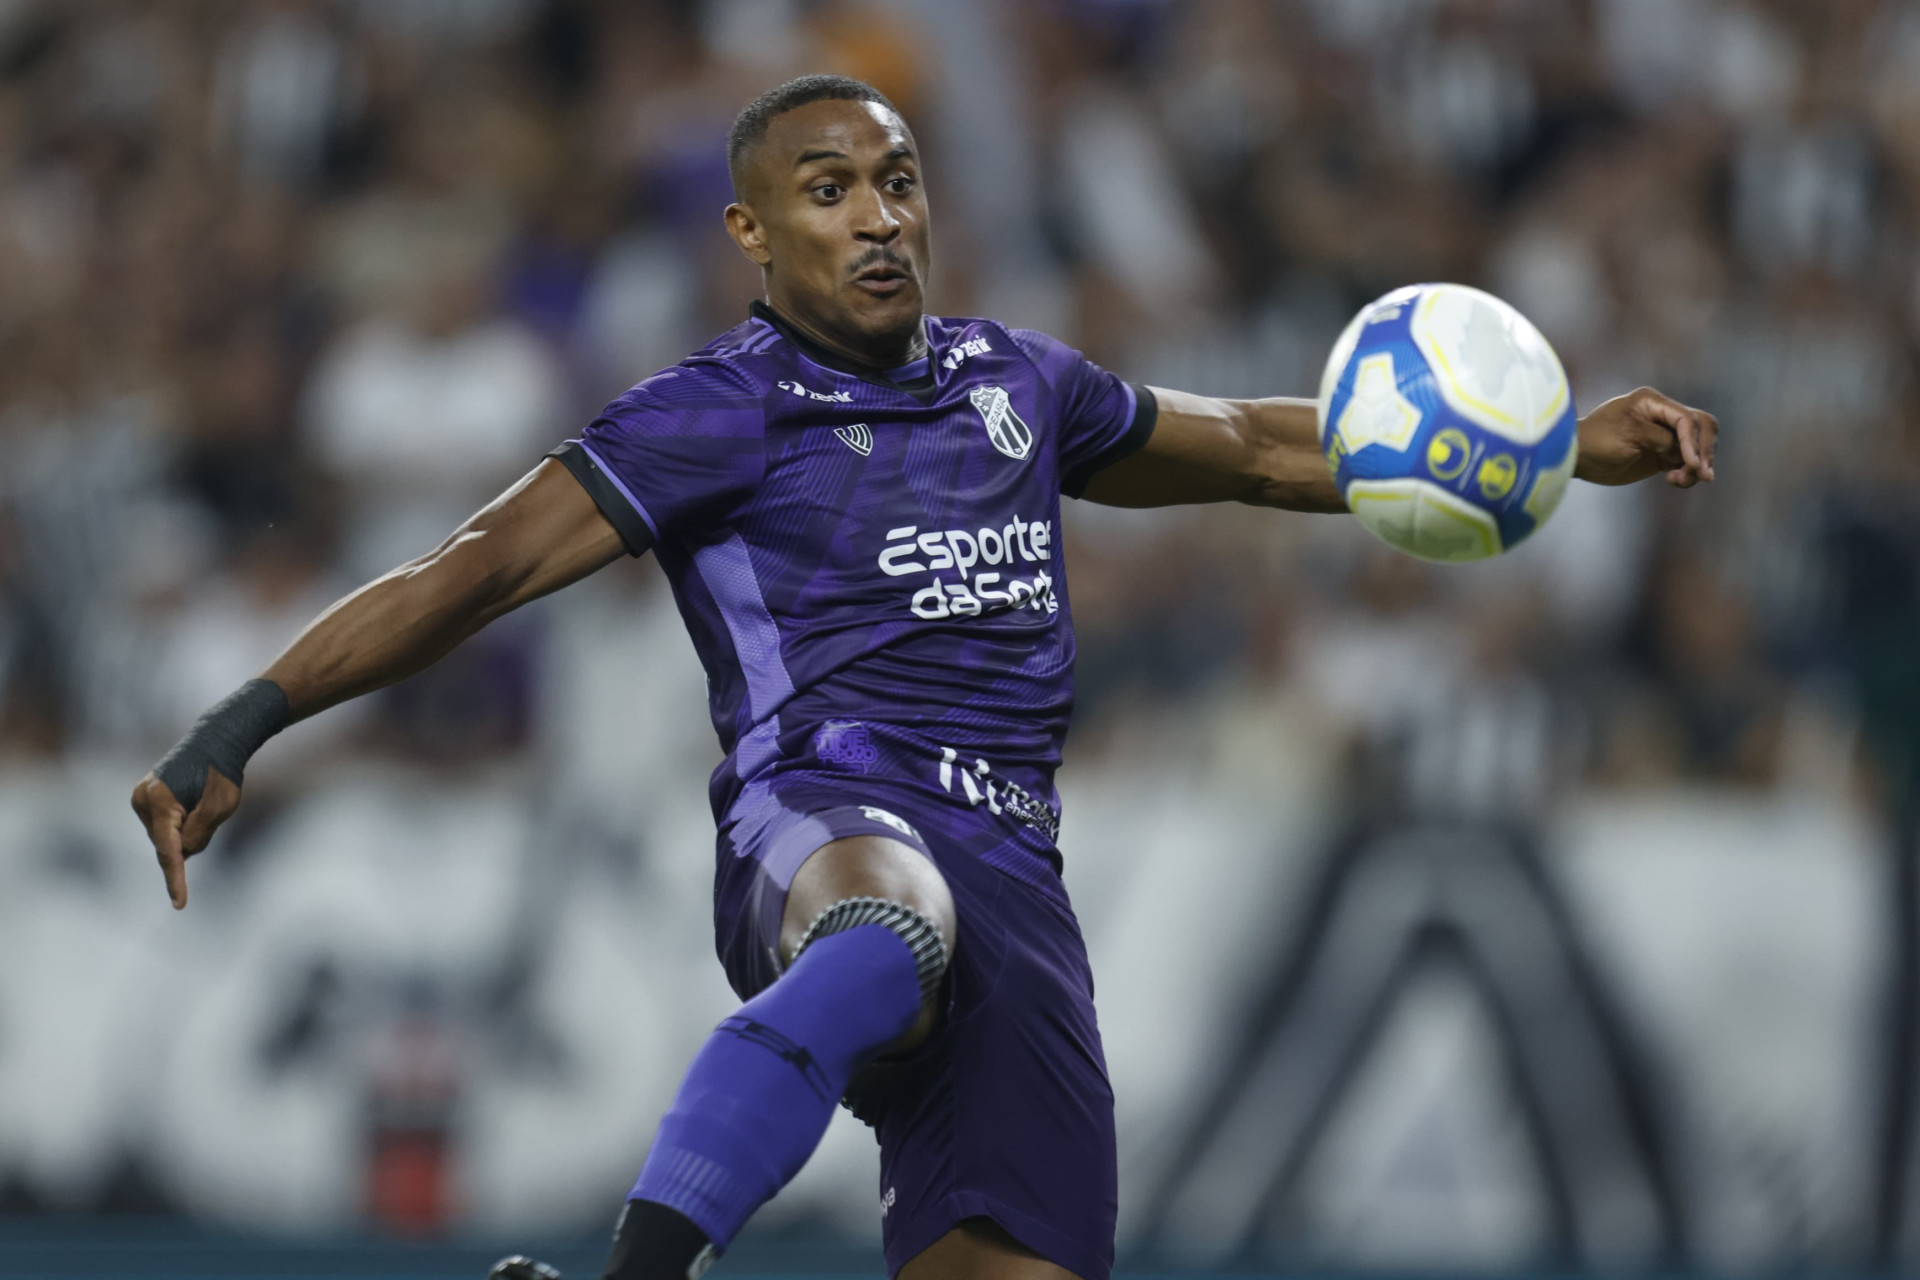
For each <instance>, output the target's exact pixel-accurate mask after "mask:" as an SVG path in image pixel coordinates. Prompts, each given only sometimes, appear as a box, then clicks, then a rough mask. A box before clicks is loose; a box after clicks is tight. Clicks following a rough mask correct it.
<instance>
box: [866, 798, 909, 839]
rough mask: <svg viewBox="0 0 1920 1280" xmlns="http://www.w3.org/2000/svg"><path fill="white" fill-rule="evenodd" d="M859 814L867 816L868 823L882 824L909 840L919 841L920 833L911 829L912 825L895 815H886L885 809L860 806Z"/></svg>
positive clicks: (873, 806)
mask: <svg viewBox="0 0 1920 1280" xmlns="http://www.w3.org/2000/svg"><path fill="white" fill-rule="evenodd" d="M860 812H862V813H864V814H866V815H867V821H868V822H879V823H883V824H885V825H886V826H889V827H892V828H893V829H894V830H895V831H898V832H899V833H900V834H901V835H903V836H906V837H907V838H908V839H910V840H918V839H920V833H919V832H918V831H915V830H914V829H913V824H912V823H910V822H908V821H907V820H906V819H905V818H903V817H901V816H900V815H899V814H897V813H888V812H887V811H886V810H885V809H882V808H880V807H879V806H877V805H871V804H863V805H861V806H860Z"/></svg>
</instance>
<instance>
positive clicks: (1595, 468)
mask: <svg viewBox="0 0 1920 1280" xmlns="http://www.w3.org/2000/svg"><path fill="white" fill-rule="evenodd" d="M1152 391H1153V394H1154V398H1155V399H1157V400H1158V401H1159V402H1160V414H1159V418H1158V419H1157V421H1156V422H1155V424H1154V429H1153V435H1152V436H1151V437H1150V438H1149V439H1148V440H1147V443H1146V445H1145V446H1144V447H1143V448H1142V449H1141V450H1140V451H1139V452H1138V453H1135V454H1133V455H1132V456H1130V457H1127V458H1124V459H1122V460H1121V461H1119V462H1116V463H1115V464H1114V465H1112V466H1111V467H1108V468H1107V469H1106V470H1104V471H1101V472H1099V473H1097V474H1096V475H1095V476H1094V477H1093V478H1092V479H1091V480H1089V481H1088V482H1087V487H1086V491H1085V493H1084V495H1083V496H1084V497H1086V498H1087V499H1088V500H1089V501H1091V502H1101V503H1105V504H1106V505H1108V506H1110V507H1168V506H1176V505H1180V504H1183V503H1193V502H1245V503H1248V504H1251V505H1253V506H1261V507H1284V508H1286V509H1287V510H1290V511H1344V510H1346V504H1345V503H1343V502H1342V501H1341V500H1340V491H1339V490H1338V489H1336V488H1334V485H1333V477H1332V475H1331V474H1330V473H1329V472H1328V469H1327V461H1326V459H1325V458H1324V457H1323V456H1322V455H1321V453H1320V435H1319V426H1318V422H1317V420H1316V417H1315V410H1314V402H1313V401H1311V400H1294V399H1287V398H1284V397H1276V398H1274V399H1271V400H1218V399H1215V398H1213V397H1212V396H1198V395H1194V394H1192V393H1190V392H1186V391H1166V390H1162V389H1161V388H1159V387H1154V388H1152ZM1718 433H1719V422H1718V420H1717V419H1715V418H1714V416H1713V415H1712V414H1710V413H1707V412H1706V411H1704V410H1701V409H1693V408H1689V407H1687V406H1686V405H1683V404H1681V403H1679V402H1678V401H1677V400H1673V399H1671V398H1670V397H1667V396H1664V395H1662V394H1660V393H1659V392H1658V391H1655V390H1653V389H1652V388H1649V387H1642V388H1640V389H1639V390H1638V391H1634V392H1630V393H1629V394H1627V395H1624V396H1616V397H1614V398H1613V399H1612V400H1609V401H1607V402H1606V403H1605V404H1603V405H1601V406H1600V407H1599V408H1597V409H1595V410H1594V411H1593V412H1592V413H1590V414H1588V415H1587V416H1586V417H1584V418H1582V419H1581V420H1580V435H1579V441H1580V444H1579V448H1580V458H1579V461H1578V462H1577V463H1576V464H1575V468H1574V475H1575V476H1576V477H1577V478H1579V479H1582V480H1591V481H1593V482H1594V483H1596V484H1609V485H1613V484H1632V483H1633V482H1635V481H1637V480H1644V479H1646V478H1647V477H1649V476H1652V475H1657V474H1659V473H1662V472H1665V473H1666V476H1667V482H1668V483H1669V484H1672V485H1675V486H1677V487H1679V488H1682V489H1686V488H1691V487H1692V486H1693V485H1695V484H1697V483H1699V482H1700V481H1702V480H1712V479H1713V455H1714V444H1715V439H1716V437H1717V436H1718Z"/></svg>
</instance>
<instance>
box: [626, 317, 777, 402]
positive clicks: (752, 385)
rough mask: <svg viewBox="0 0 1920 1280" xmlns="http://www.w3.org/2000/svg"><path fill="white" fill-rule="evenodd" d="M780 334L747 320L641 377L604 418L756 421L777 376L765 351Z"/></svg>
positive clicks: (772, 361)
mask: <svg viewBox="0 0 1920 1280" xmlns="http://www.w3.org/2000/svg"><path fill="white" fill-rule="evenodd" d="M778 337H779V334H778V333H777V332H775V331H774V330H773V329H772V327H771V326H769V325H767V324H766V323H765V322H764V321H760V320H748V321H746V322H745V323H743V324H739V325H736V326H734V327H733V328H732V329H729V330H727V331H726V332H725V333H723V334H721V335H720V336H719V337H717V338H715V339H714V340H713V341H712V342H709V343H708V344H707V345H706V346H704V347H701V348H700V349H699V350H698V351H695V352H693V353H692V354H690V355H688V356H687V357H686V358H685V359H683V360H681V361H679V362H678V363H677V364H671V365H668V366H667V367H666V368H664V369H661V370H660V371H658V372H657V373H654V374H651V375H649V376H647V377H646V378H643V379H641V380H640V381H639V382H637V383H635V384H634V385H633V386H631V387H629V388H628V389H627V390H626V391H625V392H624V393H622V394H621V395H620V396H618V397H616V398H615V399H614V400H613V402H612V403H611V404H609V405H608V406H607V408H606V410H605V412H604V415H603V416H605V417H609V418H615V419H622V420H627V421H634V420H637V419H642V418H649V417H652V418H658V417H661V416H663V415H664V416H668V417H680V418H687V417H689V416H691V417H692V418H693V419H694V420H697V421H699V422H702V423H707V424H711V423H712V422H713V421H714V414H715V413H720V414H725V415H727V418H728V419H729V420H731V421H734V422H736V423H737V424H738V425H742V426H744V425H746V424H747V423H748V422H752V423H754V424H757V423H758V422H759V420H760V418H761V417H762V416H763V406H764V404H765V400H766V395H767V390H768V388H769V387H771V386H772V385H773V382H774V381H775V380H776V379H777V378H778V377H779V376H780V375H779V374H778V372H777V371H776V367H777V364H778V362H777V361H776V360H773V359H771V358H770V357H769V355H768V348H770V347H772V346H773V345H775V339H777V338H778Z"/></svg>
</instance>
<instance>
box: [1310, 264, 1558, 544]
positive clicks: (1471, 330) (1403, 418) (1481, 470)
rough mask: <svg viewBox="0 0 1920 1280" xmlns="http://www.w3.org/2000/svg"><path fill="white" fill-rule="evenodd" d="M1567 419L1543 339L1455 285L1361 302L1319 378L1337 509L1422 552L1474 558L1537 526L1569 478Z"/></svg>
mask: <svg viewBox="0 0 1920 1280" xmlns="http://www.w3.org/2000/svg"><path fill="white" fill-rule="evenodd" d="M1575 428H1576V417H1575V414H1574V408H1573V393H1572V391H1571V389H1570V388H1569V387H1568V386H1567V374H1566V371H1565V370H1564V369H1562V368H1561V367H1560V358H1559V357H1558V356H1556V355H1554V353H1553V348H1552V347H1550V346H1548V345H1547V340H1546V339H1545V338H1543V337H1541V336H1540V331H1539V330H1538V329H1536V328H1534V327H1533V325H1532V324H1531V323H1529V322H1528V320H1527V318H1526V317H1525V316H1523V315H1521V314H1520V313H1519V312H1518V311H1515V310H1514V309H1513V308H1512V307H1510V306H1508V305H1507V304H1506V303H1504V302H1502V301H1500V299H1498V298H1496V297H1494V296H1493V295H1491V294H1487V293H1482V292H1481V291H1480V290H1478V289H1470V288H1468V287H1467V286H1465V285H1458V284H1421V285H1410V286H1408V287H1407V288H1404V289H1396V290H1394V291H1393V292H1392V293H1389V294H1387V295H1386V296H1385V297H1383V298H1380V299H1378V300H1377V301H1375V302H1373V303H1372V304H1370V305H1369V306H1367V307H1366V308H1364V309H1363V310H1362V311H1361V312H1360V314H1359V315H1357V316H1355V317H1354V318H1353V323H1351V324H1349V325H1348V326H1347V328H1346V332H1344V333H1342V334H1341V335H1340V341H1339V342H1337V343H1335V344H1334V348H1333V354H1332V355H1331V356H1329V357H1328V358H1327V368H1326V372H1325V373H1324V374H1323V375H1322V376H1321V379H1320V448H1321V451H1322V452H1323V453H1325V454H1326V458H1327V465H1328V467H1329V468H1331V469H1332V471H1333V481H1334V483H1335V484H1336V485H1338V486H1339V488H1340V493H1341V495H1342V496H1343V497H1345V498H1346V501H1347V508H1348V509H1349V510H1350V511H1352V512H1353V514H1354V515H1355V516H1357V517H1359V519H1360V523H1361V524H1364V525H1365V526H1367V528H1369V529H1371V530H1372V531H1373V532H1374V533H1375V534H1377V535H1379V536H1380V538H1382V539H1383V540H1384V541H1386V542H1388V543H1390V544H1391V545H1393V546H1395V547H1398V548H1400V550H1402V551H1406V552H1410V553H1412V554H1413V555H1416V556H1419V557H1421V558H1422V559H1424V560H1441V561H1448V562H1454V563H1457V562H1460V561H1465V560H1484V559H1486V558H1487V557H1488V556H1497V555H1499V554H1500V553H1501V552H1503V551H1506V550H1508V549H1509V548H1511V547H1514V546H1517V545H1518V544H1519V543H1520V542H1521V541H1522V540H1524V539H1525V538H1526V537H1527V535H1529V534H1531V533H1532V532H1533V531H1534V530H1535V529H1538V528H1539V527H1540V526H1541V525H1543V524H1545V523H1546V522H1547V517H1548V516H1550V515H1552V514H1553V510H1554V508H1555V507H1557V506H1559V505H1560V496H1561V495H1562V494H1563V493H1565V492H1566V488H1567V481H1568V480H1569V479H1571V478H1572V476H1573V464H1574V456H1575V453H1576V452H1577V451H1576V448H1575V440H1574V433H1575Z"/></svg>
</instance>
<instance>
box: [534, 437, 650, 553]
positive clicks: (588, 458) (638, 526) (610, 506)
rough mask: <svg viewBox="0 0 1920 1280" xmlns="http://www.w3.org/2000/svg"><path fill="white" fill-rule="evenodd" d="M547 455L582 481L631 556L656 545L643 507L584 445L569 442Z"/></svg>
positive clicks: (583, 486) (582, 484) (588, 493)
mask: <svg viewBox="0 0 1920 1280" xmlns="http://www.w3.org/2000/svg"><path fill="white" fill-rule="evenodd" d="M547 456H548V457H549V458H552V459H553V460H554V461H555V462H558V463H559V464H560V465H561V466H563V467H565V468H566V469H567V473H568V474H569V475H571V476H572V477H573V478H574V479H575V480H578V481H579V482H580V487H581V488H582V489H585V490H586V491H587V496H588V497H589V498H592V499H593V505H594V506H596V507H598V508H600V514H601V515H603V516H605V517H606V518H607V523H608V524H610V525H612V526H613V528H614V531H615V532H616V533H618V534H619V535H620V541H621V542H622V543H623V544H624V545H625V546H626V548H627V554H628V555H633V556H637V555H640V554H642V553H644V552H645V551H646V549H647V548H648V547H651V546H652V545H653V543H654V536H653V530H652V528H650V527H649V526H648V522H647V519H646V516H645V515H644V514H642V512H641V510H640V506H639V504H638V503H637V502H635V501H634V499H633V496H632V495H631V494H629V493H628V492H627V491H626V489H625V488H624V487H623V486H622V485H621V484H620V482H619V480H617V479H615V478H614V476H613V475H612V474H611V473H610V472H608V471H607V469H606V468H604V467H602V466H601V465H600V460H599V459H598V458H596V457H594V456H593V453H592V451H591V450H589V449H588V448H587V447H586V446H585V445H584V444H581V443H580V442H579V441H578V440H569V441H567V442H566V443H565V444H563V445H561V446H560V447H559V448H558V449H555V450H554V451H553V452H551V453H549V454H548V455H547Z"/></svg>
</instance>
